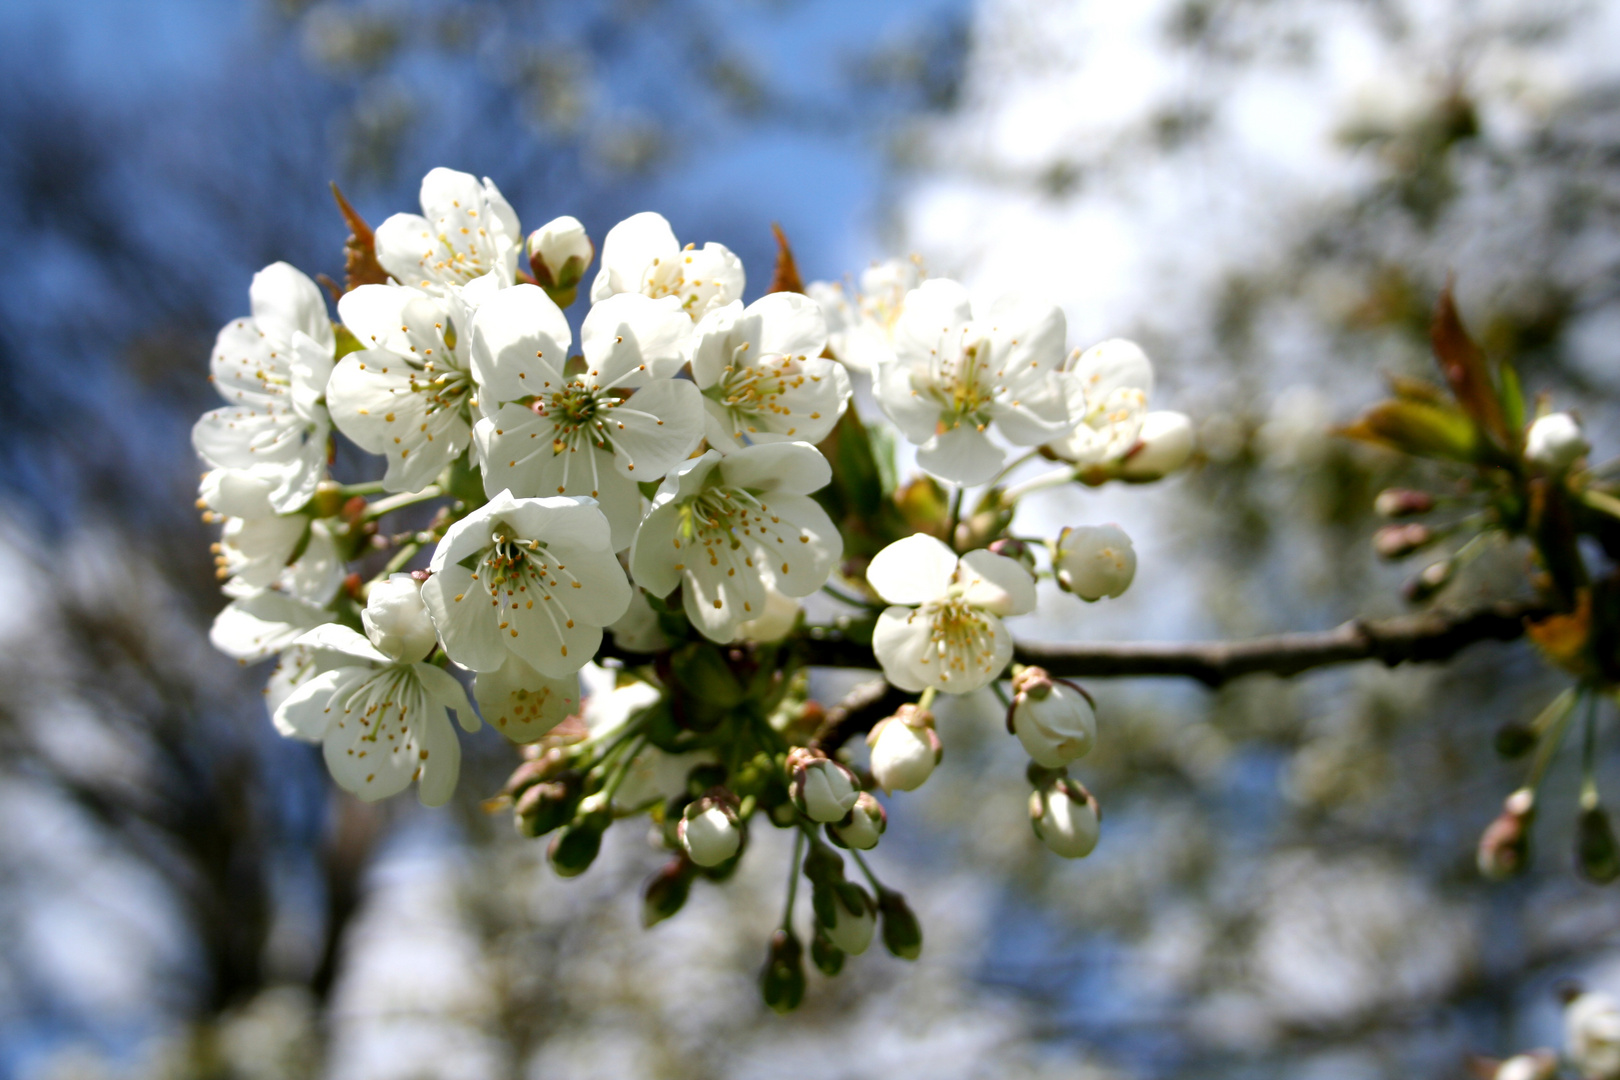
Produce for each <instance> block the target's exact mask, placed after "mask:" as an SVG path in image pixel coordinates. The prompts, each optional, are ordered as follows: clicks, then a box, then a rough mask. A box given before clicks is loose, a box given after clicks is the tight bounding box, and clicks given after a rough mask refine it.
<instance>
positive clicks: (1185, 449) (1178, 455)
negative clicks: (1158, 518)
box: [1119, 409, 1325, 482]
mask: <svg viewBox="0 0 1620 1080" xmlns="http://www.w3.org/2000/svg"><path fill="white" fill-rule="evenodd" d="M1321 430H1325V429H1321ZM1196 441H1197V440H1196V437H1195V436H1194V434H1193V425H1192V418H1191V417H1189V416H1188V415H1187V414H1186V413H1178V412H1171V411H1169V410H1168V409H1160V410H1156V411H1154V412H1150V413H1148V414H1147V415H1146V416H1144V417H1142V428H1141V430H1140V431H1138V432H1137V435H1136V446H1135V448H1133V449H1132V450H1131V452H1130V453H1129V454H1127V455H1126V456H1125V459H1124V460H1123V461H1121V462H1120V463H1119V475H1120V476H1121V477H1123V478H1124V479H1126V480H1135V481H1138V482H1140V481H1145V480H1159V479H1162V478H1164V477H1166V476H1169V475H1170V474H1171V473H1173V472H1175V471H1176V470H1177V469H1179V468H1181V467H1182V466H1183V465H1185V464H1187V459H1188V458H1190V457H1192V452H1193V445H1194V443H1195V442H1196Z"/></svg>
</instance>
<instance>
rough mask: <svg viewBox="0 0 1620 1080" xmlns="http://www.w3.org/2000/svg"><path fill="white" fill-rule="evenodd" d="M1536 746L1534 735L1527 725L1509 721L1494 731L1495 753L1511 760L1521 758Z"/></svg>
mask: <svg viewBox="0 0 1620 1080" xmlns="http://www.w3.org/2000/svg"><path fill="white" fill-rule="evenodd" d="M1535 745H1536V733H1535V731H1534V730H1533V729H1532V728H1531V727H1530V726H1529V725H1528V724H1521V723H1519V722H1518V721H1517V720H1509V721H1508V722H1507V723H1505V724H1503V725H1502V726H1501V727H1499V728H1497V729H1496V752H1497V753H1498V754H1500V755H1501V756H1502V757H1505V758H1507V759H1508V760H1510V761H1511V760H1512V759H1514V758H1518V757H1523V756H1524V755H1525V754H1528V753H1529V752H1530V750H1531V749H1532V748H1533V747H1534V746H1535Z"/></svg>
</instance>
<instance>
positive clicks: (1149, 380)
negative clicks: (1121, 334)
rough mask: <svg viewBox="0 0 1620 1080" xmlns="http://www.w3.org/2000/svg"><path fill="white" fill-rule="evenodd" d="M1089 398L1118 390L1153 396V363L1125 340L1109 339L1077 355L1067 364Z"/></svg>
mask: <svg viewBox="0 0 1620 1080" xmlns="http://www.w3.org/2000/svg"><path fill="white" fill-rule="evenodd" d="M1069 370H1070V371H1071V372H1072V373H1073V374H1074V375H1076V376H1077V377H1078V378H1079V379H1080V382H1081V385H1082V386H1083V387H1084V388H1085V391H1086V395H1087V397H1089V398H1092V399H1095V400H1100V399H1102V398H1104V397H1107V396H1108V395H1109V394H1111V393H1113V392H1114V391H1115V390H1118V389H1121V388H1128V389H1132V390H1140V391H1141V392H1142V395H1143V396H1144V397H1151V396H1152V395H1153V364H1152V363H1151V362H1150V361H1149V360H1148V357H1147V354H1146V353H1145V352H1143V351H1142V347H1141V346H1140V345H1138V344H1137V343H1136V342H1134V341H1128V340H1126V339H1125V338H1110V339H1108V340H1107V341H1103V342H1099V343H1098V344H1096V345H1093V346H1092V347H1091V348H1089V349H1087V350H1086V351H1085V352H1083V353H1081V354H1080V355H1079V356H1078V357H1077V358H1075V360H1074V361H1073V362H1072V363H1071V364H1070V365H1069Z"/></svg>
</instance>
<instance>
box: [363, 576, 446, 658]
mask: <svg viewBox="0 0 1620 1080" xmlns="http://www.w3.org/2000/svg"><path fill="white" fill-rule="evenodd" d="M360 623H361V625H362V626H364V627H365V628H366V637H368V638H370V639H371V643H372V644H373V645H375V646H376V647H377V649H378V651H379V652H384V653H387V654H388V655H389V656H392V657H393V658H394V659H395V660H407V661H416V660H425V659H427V654H428V653H430V652H432V651H433V647H434V646H435V645H437V644H438V643H439V635H438V633H437V632H436V631H435V630H434V629H433V620H432V619H430V618H428V613H427V608H426V607H424V606H423V605H422V583H421V582H420V581H418V580H417V579H416V578H415V577H413V576H412V575H410V574H390V575H389V576H388V578H387V580H385V581H379V582H376V583H374V584H373V585H372V586H371V588H370V590H368V591H367V593H366V606H365V609H364V610H363V611H361V612H360Z"/></svg>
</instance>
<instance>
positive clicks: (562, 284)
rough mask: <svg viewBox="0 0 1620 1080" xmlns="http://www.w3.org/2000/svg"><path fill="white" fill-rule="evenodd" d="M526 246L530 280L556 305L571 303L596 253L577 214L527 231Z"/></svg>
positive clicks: (564, 305) (562, 305) (556, 219)
mask: <svg viewBox="0 0 1620 1080" xmlns="http://www.w3.org/2000/svg"><path fill="white" fill-rule="evenodd" d="M528 248H529V269H530V270H532V271H533V272H534V280H535V281H536V282H538V283H539V285H540V287H541V288H542V289H544V290H546V292H547V294H549V295H550V296H551V299H552V300H554V301H555V302H556V304H557V306H558V307H567V306H568V305H569V304H572V303H573V302H574V295H575V293H576V292H577V291H578V288H579V282H580V279H581V278H582V277H584V276H585V269H586V267H588V266H590V265H591V260H592V259H594V258H595V257H596V247H595V245H593V244H592V243H591V238H590V237H589V236H587V235H586V233H585V226H584V225H581V224H580V223H579V219H577V218H572V217H566V216H564V217H560V218H555V219H553V220H551V221H548V222H546V223H545V224H544V225H542V226H540V227H539V228H538V229H536V230H534V232H532V233H530V234H529V244H528Z"/></svg>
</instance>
